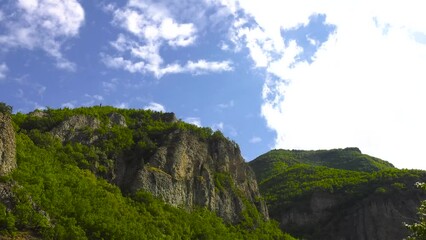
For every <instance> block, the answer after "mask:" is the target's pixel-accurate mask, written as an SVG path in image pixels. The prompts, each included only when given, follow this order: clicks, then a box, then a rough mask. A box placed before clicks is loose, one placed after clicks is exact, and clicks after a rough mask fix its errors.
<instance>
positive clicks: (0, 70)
mask: <svg viewBox="0 0 426 240" xmlns="http://www.w3.org/2000/svg"><path fill="white" fill-rule="evenodd" d="M7 71H9V68H8V67H7V65H6V63H2V64H0V80H1V79H3V78H5V77H6V73H7Z"/></svg>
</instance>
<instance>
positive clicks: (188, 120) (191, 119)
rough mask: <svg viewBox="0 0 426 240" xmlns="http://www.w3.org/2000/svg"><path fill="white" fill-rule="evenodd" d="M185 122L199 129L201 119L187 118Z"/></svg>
mask: <svg viewBox="0 0 426 240" xmlns="http://www.w3.org/2000/svg"><path fill="white" fill-rule="evenodd" d="M185 122H187V123H191V124H194V125H196V126H198V127H201V119H200V118H198V117H187V118H185Z"/></svg>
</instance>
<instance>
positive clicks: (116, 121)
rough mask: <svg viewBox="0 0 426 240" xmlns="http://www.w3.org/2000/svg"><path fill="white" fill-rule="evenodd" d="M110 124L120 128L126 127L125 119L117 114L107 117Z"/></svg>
mask: <svg viewBox="0 0 426 240" xmlns="http://www.w3.org/2000/svg"><path fill="white" fill-rule="evenodd" d="M108 117H109V121H110V124H112V125H118V126H120V127H127V124H126V118H125V117H124V116H123V115H121V114H119V113H115V112H113V113H111V114H109V115H108Z"/></svg>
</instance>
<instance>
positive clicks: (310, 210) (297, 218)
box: [250, 148, 426, 240]
mask: <svg viewBox="0 0 426 240" xmlns="http://www.w3.org/2000/svg"><path fill="white" fill-rule="evenodd" d="M250 165H251V166H252V168H253V170H254V171H255V173H256V175H257V178H258V181H259V182H260V184H259V187H260V191H261V193H262V194H263V196H264V197H265V199H266V200H267V205H268V209H269V213H270V217H271V218H272V219H275V220H277V221H279V222H280V226H281V228H282V229H283V230H284V231H287V232H289V233H290V234H292V235H293V236H295V237H299V238H302V239H313V240H317V239H320V240H321V239H327V240H328V239H329V240H352V239H353V240H355V239H356V240H358V239H360V240H370V239H371V240H396V239H403V238H404V237H407V236H408V230H407V229H406V227H405V226H404V222H405V223H409V224H411V223H413V222H414V221H415V220H416V219H418V216H417V211H418V207H419V206H420V202H421V201H422V200H424V199H425V198H426V194H425V193H424V192H423V191H422V190H420V189H417V188H416V186H415V183H416V182H425V181H426V171H420V170H406V169H404V170H400V169H396V168H395V167H393V166H392V165H390V164H389V163H387V162H386V161H383V160H381V159H378V158H374V157H371V156H368V155H365V154H362V153H361V151H360V150H359V149H355V148H347V149H333V150H318V151H297V150H291V151H289V150H273V151H271V152H269V153H266V154H264V155H262V156H260V157H259V158H257V159H256V160H254V161H252V162H250Z"/></svg>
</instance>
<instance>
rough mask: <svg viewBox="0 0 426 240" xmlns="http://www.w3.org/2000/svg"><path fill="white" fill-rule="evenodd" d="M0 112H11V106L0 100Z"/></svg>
mask: <svg viewBox="0 0 426 240" xmlns="http://www.w3.org/2000/svg"><path fill="white" fill-rule="evenodd" d="M0 113H6V114H12V106H9V105H7V104H6V103H4V102H0Z"/></svg>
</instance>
